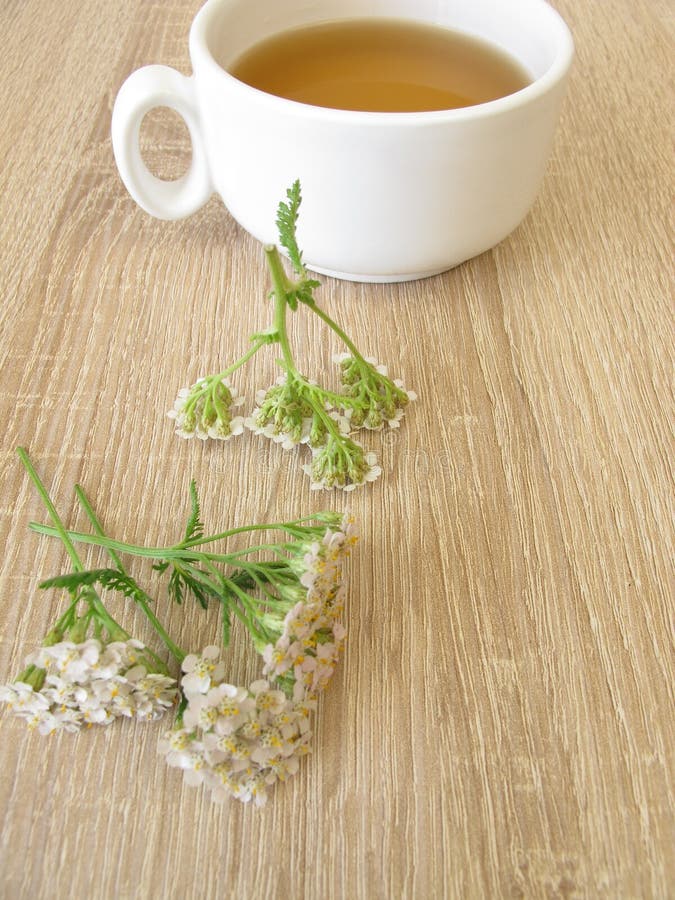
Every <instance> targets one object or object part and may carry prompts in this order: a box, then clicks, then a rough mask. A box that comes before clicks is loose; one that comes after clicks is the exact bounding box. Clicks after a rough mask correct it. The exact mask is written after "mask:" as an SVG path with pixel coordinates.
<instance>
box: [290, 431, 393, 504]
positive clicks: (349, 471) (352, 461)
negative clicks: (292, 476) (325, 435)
mask: <svg viewBox="0 0 675 900" xmlns="http://www.w3.org/2000/svg"><path fill="white" fill-rule="evenodd" d="M302 468H303V471H304V472H305V473H306V474H307V475H309V477H310V478H311V480H312V483H311V489H312V490H313V491H318V490H322V489H329V488H340V489H341V490H343V491H353V490H354V489H355V488H357V487H358V486H359V485H362V484H366V482H368V481H375V480H376V479H377V478H379V476H380V475H381V474H382V469H381V468H380V466H378V465H377V455H376V454H375V453H373V452H366V451H365V450H364V449H363V447H362V446H361V445H360V444H359V443H358V442H357V441H354V440H352V439H350V438H347V439H345V440H343V441H336V440H334V439H332V438H329V439H328V441H327V442H326V445H325V446H324V447H320V448H318V449H317V450H313V451H312V460H311V462H309V463H306V464H305V465H303V467H302Z"/></svg>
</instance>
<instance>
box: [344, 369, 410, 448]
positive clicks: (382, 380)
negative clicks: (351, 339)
mask: <svg viewBox="0 0 675 900" xmlns="http://www.w3.org/2000/svg"><path fill="white" fill-rule="evenodd" d="M363 361H364V362H366V363H368V365H369V367H370V371H369V374H365V375H364V371H363V363H362V362H361V361H360V360H357V359H355V358H354V357H353V356H351V355H350V354H349V353H340V354H337V355H335V356H334V357H333V362H336V363H337V364H338V365H339V366H340V369H341V372H342V383H343V384H344V385H345V386H346V387H347V388H348V389H350V388H353V389H354V390H357V391H358V392H359V394H363V393H364V391H365V397H366V398H367V401H366V404H365V405H364V407H363V408H362V409H360V410H353V409H348V410H347V411H346V415H347V416H348V418H349V420H350V424H351V425H353V426H354V427H357V428H367V429H368V430H370V431H379V430H381V429H382V428H384V426H385V424H386V425H389V427H390V428H398V427H399V426H400V424H401V419H402V418H403V414H404V412H405V407H406V406H407V405H408V403H409V402H410V401H411V400H417V394H416V393H415V391H409V390H407V389H406V387H405V386H404V384H403V382H402V381H401V379H400V378H394V379H390V378H389V375H388V370H387V367H386V366H383V365H381V364H380V363H378V361H377V360H376V359H375V357H373V356H366V357H365V358H364V360H363ZM378 376H381V377H378Z"/></svg>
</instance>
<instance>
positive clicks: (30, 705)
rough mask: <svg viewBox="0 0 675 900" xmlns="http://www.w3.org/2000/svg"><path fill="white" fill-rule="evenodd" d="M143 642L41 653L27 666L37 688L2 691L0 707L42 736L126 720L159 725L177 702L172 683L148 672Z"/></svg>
mask: <svg viewBox="0 0 675 900" xmlns="http://www.w3.org/2000/svg"><path fill="white" fill-rule="evenodd" d="M143 649H144V645H143V644H142V643H141V642H140V641H136V640H128V641H114V642H111V643H108V644H102V643H101V642H100V641H98V640H96V639H94V638H90V639H89V640H86V641H83V642H82V643H79V644H77V643H74V642H73V641H61V642H59V643H57V644H53V645H52V646H49V647H40V648H39V649H38V650H36V651H35V652H34V653H31V654H30V655H29V656H28V657H27V659H26V664H27V665H28V666H29V667H34V669H33V674H34V676H37V677H38V679H39V682H41V683H40V684H39V686H38V684H35V685H34V684H29V683H27V682H22V681H15V682H13V683H11V684H5V685H1V686H0V701H2V702H4V703H7V704H8V705H9V707H10V709H11V710H12V712H13V713H14V714H15V715H17V716H19V717H21V718H23V719H26V720H27V722H28V725H29V727H31V728H37V729H38V731H39V732H40V734H51V733H52V732H54V731H59V730H65V731H77V730H79V728H80V727H81V726H82V725H94V724H96V725H108V724H110V722H112V721H113V720H114V719H116V718H119V717H122V716H125V717H128V718H137V719H140V720H143V721H147V720H154V719H158V718H159V717H160V716H161V715H162V714H163V713H164V712H165V711H166V710H167V709H168V708H169V707H170V706H172V705H173V704H174V703H175V701H176V697H177V689H176V682H175V681H174V679H173V678H169V677H167V676H165V675H161V674H158V673H156V672H153V671H150V672H149V671H148V663H147V659H146V658H145V656H144V655H143V653H142V651H143Z"/></svg>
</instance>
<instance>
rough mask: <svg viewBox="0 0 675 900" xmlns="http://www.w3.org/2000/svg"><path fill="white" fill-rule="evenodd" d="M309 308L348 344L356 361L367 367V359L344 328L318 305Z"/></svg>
mask: <svg viewBox="0 0 675 900" xmlns="http://www.w3.org/2000/svg"><path fill="white" fill-rule="evenodd" d="M308 306H309V308H310V309H311V310H312V312H314V313H316V314H317V316H318V317H319V318H320V319H322V320H323V321H324V322H325V323H326V325H328V327H329V328H331V329H332V330H333V331H334V332H335V334H337V336H338V337H339V338H340V340H341V341H343V342H344V343H345V344H346V346H347V347H348V349H349V350H350V352H351V354H352V355H353V356H354V357H356V359H358V360H360V361H361V362H362V363H365V364H366V365H367V363H366V361H365V359H364V358H363V356H361V354H360V353H359V351H358V348H357V347H356V344H354V342H353V341H352V340H351V338H350V337H349V336H348V335H347V334H345V332H344V331H343V330H342V328H340V326H339V325H338V324H337V322H334V321H333V319H331V317H330V316H329V315H328V313H326V312H324V311H323V310H322V309H321V307H320V306H317V304H316V303H313V304H311V305H310V304H308Z"/></svg>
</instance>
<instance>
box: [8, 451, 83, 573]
mask: <svg viewBox="0 0 675 900" xmlns="http://www.w3.org/2000/svg"><path fill="white" fill-rule="evenodd" d="M16 452H17V455H18V457H19V459H20V460H21V462H22V463H23V467H24V469H25V470H26V472H27V473H28V475H29V477H30V479H31V481H32V482H33V484H34V485H35V487H36V489H37V492H38V494H39V495H40V497H41V498H42V502H43V503H44V505H45V506H46V508H47V512H48V513H49V516H50V518H51V520H52V522H53V523H54V525H55V531H56V533H57V535H58V537H59V538H61V541H62V543H63V546H64V547H65V548H66V551H67V553H68V556H69V557H70V559H71V562H72V564H73V568H74V569H75V571H76V572H82V571H83V569H84V566H83V565H82V562H81V560H80V557H79V556H78V555H77V550H76V549H75V547H74V546H73V543H72V541H71V540H70V536H69V534H68V532H67V531H66V529H65V527H64V525H63V522H62V521H61V517H60V516H59V514H58V512H57V511H56V507H55V506H54V504H53V503H52V501H51V497H50V496H49V494H48V493H47V489H46V488H45V486H44V484H43V483H42V481H41V480H40V476H39V475H38V473H37V472H36V471H35V468H34V466H33V463H32V462H31V461H30V458H29V456H28V453H27V452H26V450H24V448H23V447H19V448H18V449H17V451H16Z"/></svg>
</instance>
